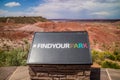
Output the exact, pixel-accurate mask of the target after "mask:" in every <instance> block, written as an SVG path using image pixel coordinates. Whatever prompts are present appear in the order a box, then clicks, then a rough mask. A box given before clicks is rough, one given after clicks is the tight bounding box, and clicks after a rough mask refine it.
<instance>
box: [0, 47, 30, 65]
mask: <svg viewBox="0 0 120 80" xmlns="http://www.w3.org/2000/svg"><path fill="white" fill-rule="evenodd" d="M27 53H28V51H23V50H22V49H21V48H17V49H14V50H10V51H3V50H1V51H0V66H20V65H26V59H27Z"/></svg>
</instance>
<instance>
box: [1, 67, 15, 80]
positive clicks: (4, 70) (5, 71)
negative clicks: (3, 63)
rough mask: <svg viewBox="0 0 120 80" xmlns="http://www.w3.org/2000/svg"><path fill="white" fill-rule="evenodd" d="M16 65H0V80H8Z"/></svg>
mask: <svg viewBox="0 0 120 80" xmlns="http://www.w3.org/2000/svg"><path fill="white" fill-rule="evenodd" d="M15 70H16V67H0V80H8V79H9V77H10V76H11V75H12V73H13V72H14V71H15Z"/></svg>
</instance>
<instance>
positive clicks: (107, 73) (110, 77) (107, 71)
mask: <svg viewBox="0 0 120 80" xmlns="http://www.w3.org/2000/svg"><path fill="white" fill-rule="evenodd" d="M106 72H107V75H108V78H109V80H112V79H111V77H110V74H109V72H108V69H106Z"/></svg>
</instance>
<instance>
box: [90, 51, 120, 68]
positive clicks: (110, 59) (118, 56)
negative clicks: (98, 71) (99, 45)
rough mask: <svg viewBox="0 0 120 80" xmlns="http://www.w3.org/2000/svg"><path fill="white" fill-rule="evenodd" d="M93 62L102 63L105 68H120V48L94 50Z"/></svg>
mask: <svg viewBox="0 0 120 80" xmlns="http://www.w3.org/2000/svg"><path fill="white" fill-rule="evenodd" d="M92 59H93V62H95V63H97V64H99V65H101V67H103V68H115V69H120V64H119V61H120V53H119V50H117V51H114V52H109V51H104V52H99V51H95V50H93V51H92Z"/></svg>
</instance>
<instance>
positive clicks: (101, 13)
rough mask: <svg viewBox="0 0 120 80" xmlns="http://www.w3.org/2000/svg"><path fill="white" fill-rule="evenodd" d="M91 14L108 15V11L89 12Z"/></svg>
mask: <svg viewBox="0 0 120 80" xmlns="http://www.w3.org/2000/svg"><path fill="white" fill-rule="evenodd" d="M91 15H99V16H108V15H110V13H109V12H106V11H101V12H94V13H91Z"/></svg>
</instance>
